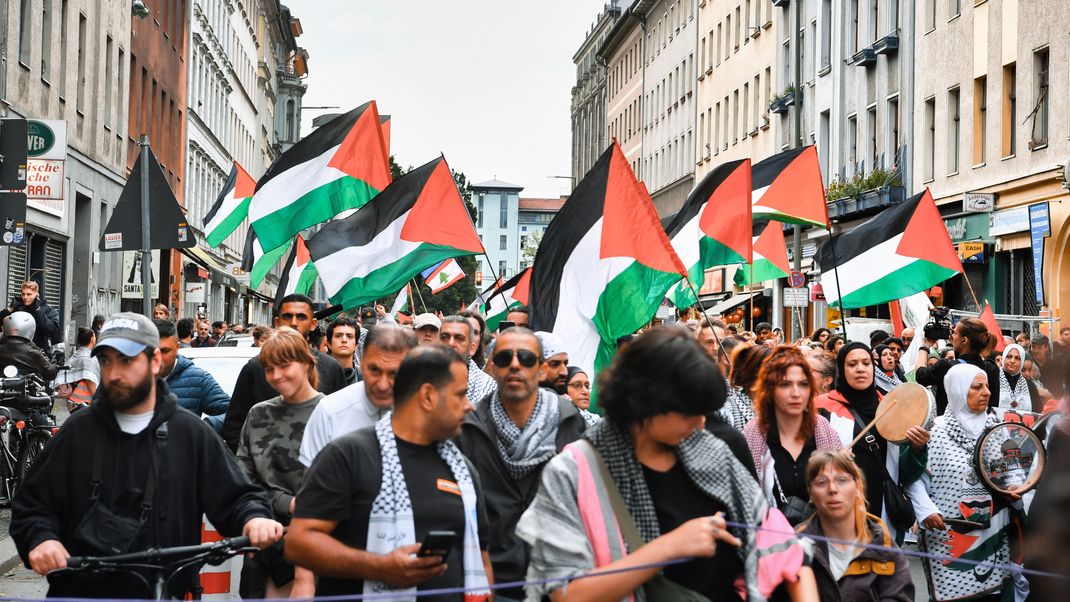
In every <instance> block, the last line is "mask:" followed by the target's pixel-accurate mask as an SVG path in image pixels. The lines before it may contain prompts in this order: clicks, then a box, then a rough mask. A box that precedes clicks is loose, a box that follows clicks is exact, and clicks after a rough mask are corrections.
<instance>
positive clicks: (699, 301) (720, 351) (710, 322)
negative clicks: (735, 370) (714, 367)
mask: <svg viewBox="0 0 1070 602" xmlns="http://www.w3.org/2000/svg"><path fill="white" fill-rule="evenodd" d="M684 281H685V282H687V287H688V288H690V289H691V294H693V295H695V303H696V304H698V308H699V310H701V311H702V317H703V318H705V319H706V324H707V325H708V326H709V327H710V332H712V333H713V338H714V340H716V341H717V353H718V354H719V355H721V357H723V358H724V359H725V360H726V361H727V360H728V352H727V351H725V350H724V345H721V337H719V336H717V331H716V330H715V329H714V328H713V320H710V316H709V314H707V313H706V307H705V306H704V305H702V299H699V298H698V291H697V290H695V284H694V283H693V282H691V278H690V276H684ZM725 376H726V377H727V376H728V375H725Z"/></svg>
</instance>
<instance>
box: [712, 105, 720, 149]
mask: <svg viewBox="0 0 1070 602" xmlns="http://www.w3.org/2000/svg"><path fill="white" fill-rule="evenodd" d="M720 152H721V103H720V101H718V102H717V104H715V105H714V106H713V154H715V155H716V154H717V153H720Z"/></svg>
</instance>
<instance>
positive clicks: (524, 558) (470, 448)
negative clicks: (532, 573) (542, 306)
mask: <svg viewBox="0 0 1070 602" xmlns="http://www.w3.org/2000/svg"><path fill="white" fill-rule="evenodd" d="M542 358H543V350H542V345H541V344H540V343H539V339H538V338H537V337H536V336H535V333H533V332H531V331H530V330H528V329H526V328H519V327H514V328H509V329H507V330H505V331H504V332H502V333H501V334H500V335H498V339H497V342H496V344H495V346H494V353H493V354H492V355H491V357H490V363H491V368H490V371H491V375H492V376H494V378H495V380H497V383H498V390H497V391H495V392H494V393H493V394H491V395H490V396H488V397H487V398H486V399H484V400H483V402H482V403H480V404H478V405H477V406H476V409H475V411H473V412H470V413H469V414H468V415H467V416H466V417H465V419H464V423H463V424H462V425H461V435H460V437H459V438H458V441H457V443H458V446H459V447H460V448H461V451H462V452H464V454H465V456H466V457H468V459H469V460H470V461H471V462H472V464H473V465H474V466H475V467H476V470H477V471H478V472H479V474H480V477H481V478H482V481H483V489H484V493H485V495H486V501H487V512H488V516H489V517H490V524H491V532H490V558H491V564H492V565H493V567H494V580H495V581H496V582H498V583H504V582H508V581H523V580H524V577H525V575H526V574H527V567H528V561H529V559H530V552H529V550H528V548H527V544H525V543H524V542H523V541H521V540H520V538H518V537H517V536H516V533H515V532H514V527H515V526H516V523H517V521H518V520H520V515H521V514H523V513H524V511H525V510H526V509H527V506H528V502H529V501H530V500H531V499H532V498H533V497H534V495H535V488H536V487H537V486H538V484H539V477H540V475H541V474H542V468H543V466H545V465H546V463H547V462H549V461H550V459H551V458H553V457H554V456H555V455H557V453H558V452H560V451H561V449H562V448H563V447H564V446H565V445H568V444H569V443H572V442H573V441H575V440H576V439H579V437H580V436H581V435H582V434H583V431H584V430H585V429H586V422H585V421H584V419H583V416H581V415H580V412H579V410H577V409H576V406H575V405H573V404H572V402H571V401H569V400H567V399H565V398H563V397H561V396H559V395H557V394H556V393H554V392H553V391H551V390H549V389H540V388H539V379H540V373H541V372H542V370H543V361H542ZM495 599H496V600H498V601H499V602H502V601H504V602H512V601H514V600H523V599H524V591H523V590H522V589H520V588H516V589H504V590H498V591H497V593H496V596H495Z"/></svg>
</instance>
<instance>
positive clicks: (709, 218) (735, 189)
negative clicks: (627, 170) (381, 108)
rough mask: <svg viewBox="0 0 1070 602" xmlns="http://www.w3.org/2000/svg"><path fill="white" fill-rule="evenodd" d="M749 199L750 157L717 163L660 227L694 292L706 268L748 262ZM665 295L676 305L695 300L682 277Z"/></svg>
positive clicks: (699, 287) (703, 277) (699, 284)
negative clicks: (665, 224)
mask: <svg viewBox="0 0 1070 602" xmlns="http://www.w3.org/2000/svg"><path fill="white" fill-rule="evenodd" d="M750 198H751V166H750V159H744V160H742V161H730V162H728V163H723V164H721V165H718V166H717V167H716V168H715V169H714V170H713V171H711V172H710V173H708V174H706V176H705V177H704V178H702V181H701V182H699V184H698V186H696V187H695V189H694V190H692V191H691V194H689V195H688V196H687V200H686V201H684V206H683V208H681V209H680V211H679V213H677V214H676V216H675V217H674V218H673V219H672V221H671V222H670V223H669V225H668V226H666V228H665V232H666V234H668V235H669V238H670V239H671V240H672V247H673V249H675V250H676V254H677V255H678V256H679V257H680V260H681V261H683V263H684V266H686V267H687V274H688V280H690V281H691V285H693V286H694V288H695V290H696V291H697V290H699V289H701V288H702V284H703V283H704V282H705V280H706V277H705V275H706V268H711V267H713V266H718V265H727V264H733V263H740V262H747V261H750V255H751V227H750V224H751V204H750ZM667 296H668V297H669V300H670V301H672V302H673V305H675V306H676V307H678V308H680V309H685V308H688V307H690V306H691V305H693V304H694V303H695V302H696V301H698V299H696V298H695V294H694V293H693V292H692V291H691V286H689V285H688V283H687V282H686V281H680V282H678V283H676V284H675V285H673V287H672V288H670V289H669V294H668V295H667Z"/></svg>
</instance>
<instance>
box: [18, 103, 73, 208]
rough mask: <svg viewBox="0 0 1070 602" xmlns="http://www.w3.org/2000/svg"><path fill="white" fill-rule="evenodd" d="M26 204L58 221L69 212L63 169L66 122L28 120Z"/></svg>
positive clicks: (65, 150)
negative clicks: (65, 211) (67, 209)
mask: <svg viewBox="0 0 1070 602" xmlns="http://www.w3.org/2000/svg"><path fill="white" fill-rule="evenodd" d="M26 142H27V145H26V148H27V151H26V156H27V160H26V201H27V205H28V206H29V207H32V208H34V209H37V210H39V211H43V212H45V213H48V214H50V215H55V216H56V217H63V214H64V210H65V209H66V202H65V198H66V197H65V194H64V193H65V191H64V182H65V178H64V171H65V170H64V167H65V164H66V159H67V122H66V121H62V120H49V119H28V120H26Z"/></svg>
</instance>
